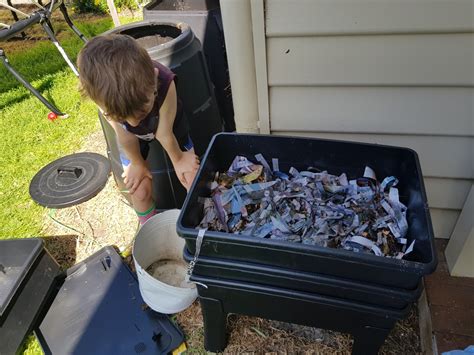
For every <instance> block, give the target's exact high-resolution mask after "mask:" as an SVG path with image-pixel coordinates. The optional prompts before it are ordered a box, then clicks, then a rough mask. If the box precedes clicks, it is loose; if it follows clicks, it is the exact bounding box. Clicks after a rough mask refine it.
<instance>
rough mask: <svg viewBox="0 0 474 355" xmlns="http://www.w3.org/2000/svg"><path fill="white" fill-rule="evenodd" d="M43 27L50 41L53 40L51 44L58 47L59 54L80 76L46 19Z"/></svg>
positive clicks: (42, 22)
mask: <svg viewBox="0 0 474 355" xmlns="http://www.w3.org/2000/svg"><path fill="white" fill-rule="evenodd" d="M40 23H41V25H42V26H43V29H44V31H45V32H46V33H47V35H48V37H49V39H50V40H51V42H53V44H54V46H55V47H56V49H57V50H58V52H59V53H60V54H61V56H62V57H63V59H64V60H65V61H66V63H67V65H69V67H70V68H71V70H72V71H73V73H74V74H75V75H76V76H79V72H78V71H77V69H76V67H75V66H74V64H73V62H72V61H71V59H69V57H68V55H67V54H66V52H65V51H64V49H63V47H61V45H60V44H59V42H58V40H57V38H56V36H55V35H54V32H53V30H52V29H51V27H49V25H48V23H47V21H46V19H44V20H43V21H41V22H40Z"/></svg>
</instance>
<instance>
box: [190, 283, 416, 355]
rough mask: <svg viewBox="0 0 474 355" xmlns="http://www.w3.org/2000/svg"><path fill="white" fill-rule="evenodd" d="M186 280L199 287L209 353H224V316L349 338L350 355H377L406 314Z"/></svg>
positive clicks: (304, 294)
mask: <svg viewBox="0 0 474 355" xmlns="http://www.w3.org/2000/svg"><path fill="white" fill-rule="evenodd" d="M191 280H192V281H195V282H199V284H198V294H199V303H200V304H201V308H202V315H203V320H204V347H205V348H206V350H208V351H212V352H219V351H223V350H224V349H225V347H226V345H227V340H226V323H227V315H228V314H229V313H237V314H244V315H250V316H257V317H263V318H267V319H274V320H279V321H284V322H291V323H297V324H302V325H307V326H313V327H318V328H324V329H332V330H336V331H340V332H344V333H350V334H352V335H353V337H354V345H353V347H352V354H353V355H356V354H357V355H371V354H377V353H378V350H379V348H380V346H381V345H382V344H383V343H384V341H385V338H386V337H387V335H388V334H389V332H390V330H391V329H392V328H393V326H394V325H395V323H396V321H397V320H399V319H402V318H404V317H405V315H406V314H407V313H408V311H409V307H407V308H405V309H403V310H391V309H387V308H380V307H375V306H369V305H366V304H363V303H359V302H351V301H347V300H338V299H334V298H330V297H325V296H322V295H319V294H316V293H307V292H300V291H294V290H286V289H281V288H276V287H269V286H262V285H256V284H251V283H245V282H237V281H232V280H227V279H217V278H208V277H201V276H198V275H193V276H192V277H191ZM203 285H205V286H206V287H204V286H203Z"/></svg>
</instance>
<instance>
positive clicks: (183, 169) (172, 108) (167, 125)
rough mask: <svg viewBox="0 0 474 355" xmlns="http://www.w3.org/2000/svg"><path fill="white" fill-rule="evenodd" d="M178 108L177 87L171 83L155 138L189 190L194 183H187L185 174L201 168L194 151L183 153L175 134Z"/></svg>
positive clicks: (161, 110) (162, 107)
mask: <svg viewBox="0 0 474 355" xmlns="http://www.w3.org/2000/svg"><path fill="white" fill-rule="evenodd" d="M176 108H177V95H176V86H175V84H174V82H171V85H170V87H169V89H168V93H167V95H166V98H165V101H164V102H163V105H162V106H161V109H160V121H159V124H158V129H157V131H156V135H155V137H156V139H157V140H158V141H159V142H160V143H161V145H162V146H163V148H164V149H165V150H166V152H167V153H168V155H169V157H170V159H171V162H172V163H173V166H174V169H175V171H176V175H177V176H178V179H179V180H180V181H181V183H182V184H183V185H184V187H186V188H187V189H189V187H190V185H191V182H192V181H187V179H186V176H185V174H186V173H189V172H195V171H196V170H197V169H198V167H199V160H198V158H197V156H196V155H195V154H194V151H188V152H183V151H181V149H180V147H179V144H178V141H177V140H176V137H175V135H174V133H173V124H174V120H175V117H176Z"/></svg>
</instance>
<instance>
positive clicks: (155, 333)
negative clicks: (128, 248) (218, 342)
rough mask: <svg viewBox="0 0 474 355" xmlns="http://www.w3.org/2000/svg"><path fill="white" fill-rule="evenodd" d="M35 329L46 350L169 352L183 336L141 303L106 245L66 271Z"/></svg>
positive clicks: (135, 288) (126, 270)
mask: <svg viewBox="0 0 474 355" xmlns="http://www.w3.org/2000/svg"><path fill="white" fill-rule="evenodd" d="M35 332H36V335H37V337H38V339H39V342H40V344H41V347H42V348H43V351H44V352H45V354H101V355H108V354H110V355H121V354H123V355H130V354H140V355H147V354H150V355H151V354H168V353H171V352H172V351H173V350H174V349H176V348H177V347H178V346H179V345H180V344H181V343H182V342H183V340H184V335H183V333H182V332H181V331H180V329H179V328H178V327H177V326H176V325H175V324H174V323H172V322H171V321H170V319H169V318H168V316H167V315H164V314H160V313H157V312H154V311H153V310H152V309H150V308H149V307H147V306H146V304H145V302H144V301H143V298H142V297H141V294H140V290H139V287H138V282H137V279H136V278H135V276H134V274H133V273H132V272H131V271H130V269H129V268H128V267H127V266H126V265H125V264H124V262H123V261H122V259H121V257H120V256H119V255H118V254H117V252H116V251H115V249H114V248H113V247H111V246H108V247H105V248H102V249H101V250H99V251H98V252H96V253H95V254H93V255H91V256H90V257H88V258H87V259H86V260H84V261H82V262H80V263H78V264H77V265H75V266H73V267H72V268H70V269H68V270H67V273H66V278H65V280H64V283H63V284H62V285H60V286H59V290H58V293H57V295H56V296H55V298H54V301H53V302H52V304H51V306H50V307H49V309H48V311H47V313H46V315H45V316H44V318H43V319H42V321H41V323H40V324H39V326H38V328H37V329H36V330H35Z"/></svg>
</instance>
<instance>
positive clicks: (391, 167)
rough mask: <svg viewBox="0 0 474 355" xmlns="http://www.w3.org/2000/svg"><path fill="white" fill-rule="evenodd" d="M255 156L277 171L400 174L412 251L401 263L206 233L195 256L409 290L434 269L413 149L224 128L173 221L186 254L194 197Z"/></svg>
mask: <svg viewBox="0 0 474 355" xmlns="http://www.w3.org/2000/svg"><path fill="white" fill-rule="evenodd" d="M258 153H261V154H263V156H264V157H265V158H266V159H267V160H269V161H270V159H271V158H278V159H279V165H280V170H281V171H288V170H289V169H290V167H291V166H293V167H295V168H296V169H306V168H307V167H309V166H313V167H317V168H319V169H321V170H328V171H329V172H330V173H332V174H341V173H343V172H345V173H346V174H347V175H348V178H351V179H352V178H355V177H360V176H362V175H363V171H364V168H365V166H370V167H371V168H372V169H374V171H375V172H376V173H377V175H378V176H379V177H385V176H390V175H394V176H397V177H398V179H399V180H400V183H399V185H398V186H397V187H398V189H399V192H400V199H401V201H402V202H403V203H404V204H405V205H406V206H407V207H408V212H407V220H408V224H409V229H408V235H407V239H408V243H411V241H412V240H416V242H415V246H414V251H413V252H412V253H411V254H409V255H407V256H406V257H405V259H404V260H398V259H393V258H385V257H379V256H375V255H371V254H365V253H354V252H351V251H347V250H342V249H331V248H324V247H319V246H310V245H303V244H299V243H290V242H284V241H277V240H271V239H259V238H254V237H250V236H243V235H236V234H229V233H222V232H215V231H207V232H206V234H205V236H204V241H203V245H202V248H201V252H200V253H201V254H200V255H202V256H209V257H219V258H223V259H231V260H237V261H248V262H255V263H260V264H267V265H273V266H279V267H282V268H287V269H290V270H299V271H308V272H314V273H318V274H325V275H332V276H338V277H343V278H346V279H351V280H358V281H365V282H370V283H374V284H379V285H387V286H395V287H398V288H404V289H407V290H414V289H415V288H416V287H417V286H418V284H419V283H420V279H421V278H422V277H423V275H426V274H429V273H431V272H433V271H434V269H435V268H436V265H437V259H436V253H435V248H434V236H433V228H432V225H431V218H430V214H429V209H428V204H427V199H426V193H425V187H424V184H423V177H422V173H421V167H420V163H419V161H418V156H417V154H416V152H415V151H413V150H411V149H408V148H400V147H391V146H383V145H376V144H367V143H354V142H345V141H334V140H323V139H311V138H295V137H280V136H269V135H250V134H233V133H221V134H217V135H215V136H214V138H213V139H212V141H211V143H210V145H209V147H208V149H207V151H206V154H205V156H204V159H203V161H202V164H201V167H200V169H199V172H198V175H197V177H196V179H195V181H194V183H193V186H192V188H191V191H190V193H189V194H188V195H187V197H186V200H185V202H184V205H183V208H182V210H181V214H180V217H179V219H178V223H177V231H178V234H179V235H180V236H182V237H183V238H185V241H186V246H187V248H188V250H189V251H190V252H191V253H193V254H194V252H195V244H196V237H197V234H198V230H197V229H196V226H198V225H199V222H200V221H201V219H202V216H203V208H202V204H200V203H199V202H198V198H199V197H206V196H209V195H210V182H211V181H212V179H213V177H214V175H215V172H216V171H226V170H227V169H228V167H229V166H230V164H231V162H232V160H233V159H234V157H235V156H236V155H242V156H246V157H248V158H253V157H254V155H255V154H258Z"/></svg>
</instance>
